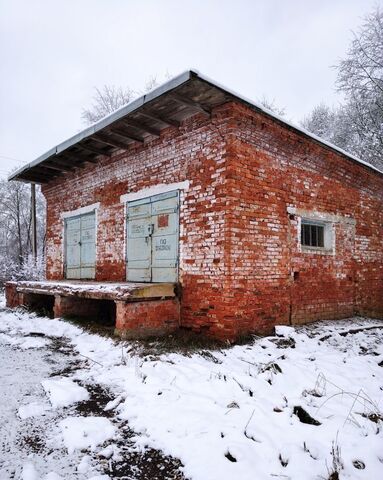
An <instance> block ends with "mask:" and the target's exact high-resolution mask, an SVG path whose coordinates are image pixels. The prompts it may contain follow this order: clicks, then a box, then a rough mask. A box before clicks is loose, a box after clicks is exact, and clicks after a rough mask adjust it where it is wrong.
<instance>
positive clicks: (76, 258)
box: [65, 218, 81, 278]
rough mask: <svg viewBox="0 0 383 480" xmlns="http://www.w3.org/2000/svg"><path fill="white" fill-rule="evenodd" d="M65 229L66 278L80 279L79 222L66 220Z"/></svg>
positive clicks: (77, 220)
mask: <svg viewBox="0 0 383 480" xmlns="http://www.w3.org/2000/svg"><path fill="white" fill-rule="evenodd" d="M65 228H66V255H65V257H66V276H67V278H80V276H81V261H80V259H81V249H80V238H81V222H80V219H79V218H73V219H68V220H66V222H65Z"/></svg>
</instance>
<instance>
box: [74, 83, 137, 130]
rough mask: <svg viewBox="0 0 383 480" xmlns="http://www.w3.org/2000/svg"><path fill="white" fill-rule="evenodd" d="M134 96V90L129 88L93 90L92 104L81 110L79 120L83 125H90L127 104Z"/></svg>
mask: <svg viewBox="0 0 383 480" xmlns="http://www.w3.org/2000/svg"><path fill="white" fill-rule="evenodd" d="M135 95H136V94H135V92H134V90H132V89H131V88H129V87H126V88H123V87H115V86H114V85H104V86H103V87H102V88H95V94H94V96H93V103H92V105H91V106H90V107H89V108H84V109H83V111H82V115H81V118H82V119H83V121H84V123H86V124H87V125H91V124H92V123H95V122H97V121H98V120H101V118H104V117H106V116H107V115H109V114H111V113H113V112H114V111H115V110H118V109H119V108H121V107H122V106H123V105H126V104H127V103H129V102H130V101H131V100H132V99H133V98H134V97H135Z"/></svg>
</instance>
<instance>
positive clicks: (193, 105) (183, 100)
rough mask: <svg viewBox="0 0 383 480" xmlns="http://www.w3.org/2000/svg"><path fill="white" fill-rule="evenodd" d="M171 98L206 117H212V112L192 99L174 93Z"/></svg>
mask: <svg viewBox="0 0 383 480" xmlns="http://www.w3.org/2000/svg"><path fill="white" fill-rule="evenodd" d="M170 98H172V99H173V100H175V101H176V102H178V103H181V104H182V105H186V106H187V107H191V108H194V109H195V110H198V111H199V112H201V113H203V114H204V115H207V116H208V117H210V114H211V112H210V110H208V109H207V108H205V107H204V106H203V105H201V104H200V103H199V102H196V101H195V100H192V99H191V98H188V97H184V96H183V95H179V94H178V93H172V94H171V95H170Z"/></svg>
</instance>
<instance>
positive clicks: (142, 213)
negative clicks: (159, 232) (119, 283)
mask: <svg viewBox="0 0 383 480" xmlns="http://www.w3.org/2000/svg"><path fill="white" fill-rule="evenodd" d="M150 213H151V205H150V203H148V201H147V200H146V203H144V204H143V203H142V200H141V201H139V202H134V203H132V204H129V205H128V222H127V231H128V235H127V237H128V238H127V280H128V281H132V282H150V280H151V271H150V264H151V242H150V233H151V217H150Z"/></svg>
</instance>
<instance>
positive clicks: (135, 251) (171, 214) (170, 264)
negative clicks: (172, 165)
mask: <svg viewBox="0 0 383 480" xmlns="http://www.w3.org/2000/svg"><path fill="white" fill-rule="evenodd" d="M177 266H178V192H169V193H165V194H161V195H156V196H153V197H150V198H146V199H141V200H137V201H135V202H130V203H129V204H128V208H127V279H128V280H130V281H141V282H150V281H153V282H171V281H177Z"/></svg>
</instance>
